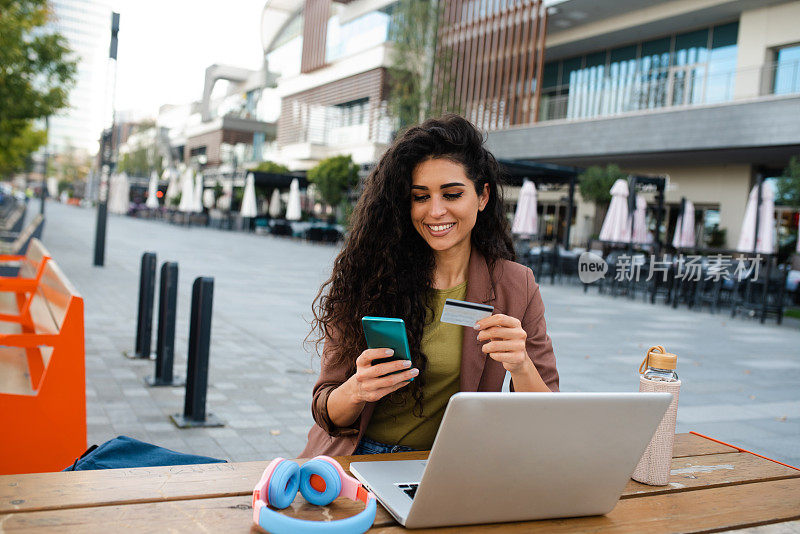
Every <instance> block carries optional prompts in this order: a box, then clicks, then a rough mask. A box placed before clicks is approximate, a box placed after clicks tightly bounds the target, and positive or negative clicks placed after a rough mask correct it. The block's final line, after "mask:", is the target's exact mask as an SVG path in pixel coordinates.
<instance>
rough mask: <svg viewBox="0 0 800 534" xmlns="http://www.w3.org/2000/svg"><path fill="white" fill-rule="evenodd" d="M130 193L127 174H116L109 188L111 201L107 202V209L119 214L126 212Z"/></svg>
mask: <svg viewBox="0 0 800 534" xmlns="http://www.w3.org/2000/svg"><path fill="white" fill-rule="evenodd" d="M130 193H131V186H130V183H128V175H127V174H125V173H124V172H123V173H120V174H118V175H117V177H116V180H115V181H114V184H113V186H112V189H111V199H112V202H110V203H109V206H108V211H110V212H111V213H117V214H120V215H125V214H126V213H128V202H129V199H130V196H131V195H130Z"/></svg>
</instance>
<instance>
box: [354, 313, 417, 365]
mask: <svg viewBox="0 0 800 534" xmlns="http://www.w3.org/2000/svg"><path fill="white" fill-rule="evenodd" d="M361 325H362V326H363V327H364V336H365V337H366V338H367V347H369V348H370V349H381V348H387V349H392V350H394V354H393V355H392V356H389V357H387V358H379V359H377V360H373V361H372V365H375V364H379V363H385V362H391V361H394V360H409V361H410V360H411V350H410V349H409V348H408V336H406V324H405V323H404V322H403V320H402V319H395V318H393V317H362V318H361ZM397 372H398V373H399V372H401V371H397ZM392 374H394V373H392ZM411 380H414V379H413V378H412V379H411Z"/></svg>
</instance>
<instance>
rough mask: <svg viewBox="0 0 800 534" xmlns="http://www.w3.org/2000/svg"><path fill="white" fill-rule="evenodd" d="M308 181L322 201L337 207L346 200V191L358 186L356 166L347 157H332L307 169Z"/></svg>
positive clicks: (351, 159)
mask: <svg viewBox="0 0 800 534" xmlns="http://www.w3.org/2000/svg"><path fill="white" fill-rule="evenodd" d="M308 180H309V181H310V182H312V183H314V184H315V185H316V186H317V190H318V191H319V194H320V195H321V196H322V200H324V201H325V202H326V203H327V204H328V205H330V206H339V205H340V204H342V202H343V201H345V200H346V193H347V191H349V190H351V189H352V188H354V187H356V186H357V185H358V165H356V164H355V163H353V158H352V157H350V156H349V155H348V156H333V157H332V158H327V159H324V160H322V161H320V162H319V163H318V164H317V165H316V166H315V167H314V168H312V169H309V171H308Z"/></svg>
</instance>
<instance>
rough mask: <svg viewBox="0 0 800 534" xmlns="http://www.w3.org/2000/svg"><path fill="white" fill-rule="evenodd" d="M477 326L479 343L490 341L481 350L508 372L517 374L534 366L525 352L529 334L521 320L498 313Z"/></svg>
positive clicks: (482, 320) (481, 321)
mask: <svg viewBox="0 0 800 534" xmlns="http://www.w3.org/2000/svg"><path fill="white" fill-rule="evenodd" d="M475 326H476V330H478V341H488V343H484V345H483V347H482V349H481V350H483V353H484V354H487V355H488V356H489V357H490V358H492V359H493V360H496V361H498V362H500V363H502V364H503V367H505V369H506V370H507V371H509V372H511V373H512V374H515V373H520V372H524V371H526V370H528V369H529V366H533V362H532V361H531V359H530V358H529V357H528V352H527V350H525V341H526V340H527V339H528V333H527V332H525V330H523V328H522V323H520V321H519V319H517V318H515V317H509V316H508V315H503V314H502V313H498V314H495V315H492V316H490V317H487V318H486V319H481V320H480V321H478V323H477V324H476V325H475Z"/></svg>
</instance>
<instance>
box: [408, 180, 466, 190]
mask: <svg viewBox="0 0 800 534" xmlns="http://www.w3.org/2000/svg"><path fill="white" fill-rule="evenodd" d="M458 186H461V187H464V184H463V183H462V182H450V183H446V184H442V185H440V186H439V189H447V188H448V187H458ZM411 189H422V190H423V191H427V190H428V188H427V187H425V186H424V185H412V186H411Z"/></svg>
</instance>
